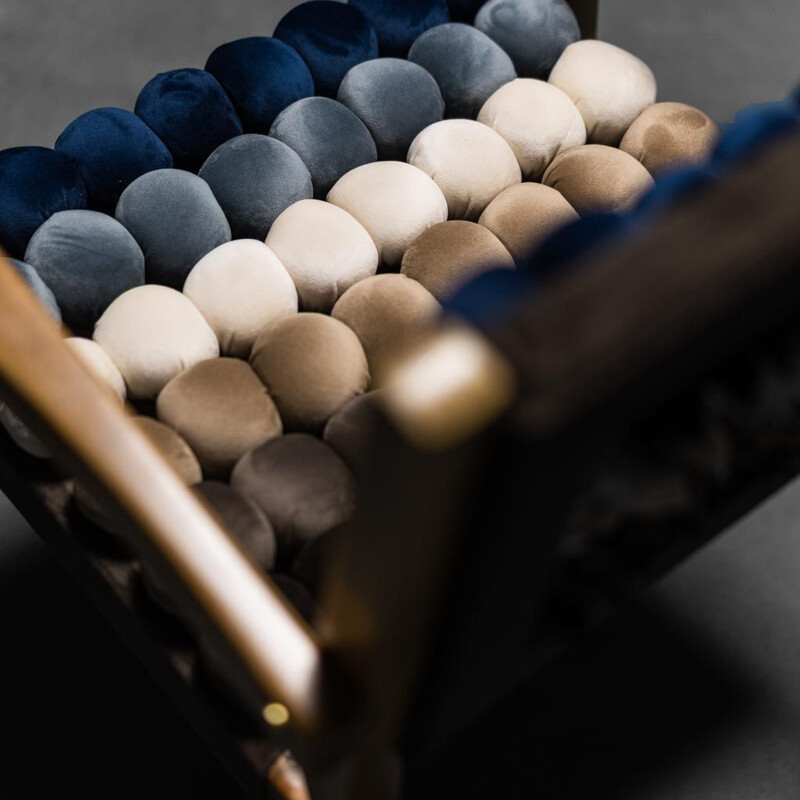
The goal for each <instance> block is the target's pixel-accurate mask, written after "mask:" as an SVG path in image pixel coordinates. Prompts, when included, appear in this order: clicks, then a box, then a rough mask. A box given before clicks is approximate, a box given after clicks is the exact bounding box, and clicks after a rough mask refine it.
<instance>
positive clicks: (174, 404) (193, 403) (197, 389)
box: [156, 358, 283, 480]
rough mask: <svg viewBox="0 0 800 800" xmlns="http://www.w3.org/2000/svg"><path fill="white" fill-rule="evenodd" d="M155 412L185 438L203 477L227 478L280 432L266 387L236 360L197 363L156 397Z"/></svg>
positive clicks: (225, 359) (276, 416)
mask: <svg viewBox="0 0 800 800" xmlns="http://www.w3.org/2000/svg"><path fill="white" fill-rule="evenodd" d="M156 413H157V415H158V418H159V419H160V420H161V421H162V422H164V423H166V424H167V425H169V426H170V427H171V428H174V429H175V430H176V431H177V432H178V433H179V434H180V435H181V436H183V438H184V439H186V441H187V442H188V443H189V446H190V447H191V448H192V450H193V451H194V452H195V454H196V455H197V458H198V460H199V461H200V465H201V466H202V467H203V474H204V475H205V476H206V477H207V478H220V479H222V480H227V478H228V476H229V475H230V472H231V470H232V469H233V467H234V466H235V464H236V462H237V461H238V460H239V459H240V458H241V457H242V456H243V455H244V454H245V453H248V452H249V451H250V450H255V448H256V447H259V446H261V445H262V444H264V443H265V442H268V441H269V440H270V439H274V438H275V437H276V436H280V435H281V433H282V432H283V425H282V424H281V418H280V417H279V416H278V409H277V408H275V403H273V402H272V399H271V398H270V396H269V394H267V390H266V389H265V388H264V384H263V383H261V381H260V380H259V379H258V376H257V375H256V374H255V373H254V372H253V370H252V369H251V368H250V367H249V366H248V365H247V364H246V363H245V362H244V361H239V360H238V359H235V358H215V359H212V360H210V361H201V362H200V363H198V364H195V365H194V366H192V367H189V369H186V370H184V371H183V372H181V373H180V374H179V375H176V376H175V377H174V378H173V379H172V380H171V381H170V382H169V383H168V384H167V385H166V386H165V387H164V388H163V390H162V391H161V393H160V394H159V395H158V401H157V402H156Z"/></svg>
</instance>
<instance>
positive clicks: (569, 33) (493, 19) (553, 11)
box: [475, 0, 581, 80]
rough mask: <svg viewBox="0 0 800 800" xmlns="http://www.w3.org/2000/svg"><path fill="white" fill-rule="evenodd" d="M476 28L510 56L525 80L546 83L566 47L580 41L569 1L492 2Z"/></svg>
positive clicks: (488, 4) (482, 12) (487, 4)
mask: <svg viewBox="0 0 800 800" xmlns="http://www.w3.org/2000/svg"><path fill="white" fill-rule="evenodd" d="M475 27H476V28H478V30H481V31H483V32H484V33H485V34H486V35H487V36H489V37H490V38H491V39H494V41H496V42H497V43H498V44H499V45H500V47H502V48H503V50H505V51H506V53H508V54H509V55H510V56H511V59H512V61H513V62H514V66H515V67H516V68H517V72H518V73H519V74H520V75H521V76H522V77H524V78H543V79H545V80H546V79H547V76H548V75H549V74H550V70H551V69H552V68H553V64H555V63H556V61H558V59H559V56H560V55H561V54H562V53H563V52H564V48H566V47H567V46H568V45H570V44H572V43H573V42H576V41H578V39H580V38H581V32H580V28H579V27H578V20H577V19H576V18H575V14H574V13H573V11H572V9H571V8H570V7H569V4H568V3H567V2H566V0H489V2H488V3H486V4H485V5H484V6H483V7H482V8H481V10H480V11H479V12H478V14H477V16H476V17H475Z"/></svg>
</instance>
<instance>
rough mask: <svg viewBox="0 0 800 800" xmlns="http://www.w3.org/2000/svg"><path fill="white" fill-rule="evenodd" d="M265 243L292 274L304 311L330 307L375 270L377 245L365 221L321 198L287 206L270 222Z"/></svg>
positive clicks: (326, 310)
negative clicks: (270, 226)
mask: <svg viewBox="0 0 800 800" xmlns="http://www.w3.org/2000/svg"><path fill="white" fill-rule="evenodd" d="M267 244H268V245H269V246H270V247H271V248H272V249H273V250H274V251H275V253H276V254H277V255H278V257H279V258H280V260H281V261H282V262H283V265H284V266H285V267H286V269H287V270H288V272H289V275H291V276H292V280H293V281H294V284H295V286H296V287H297V293H298V294H299V295H300V303H301V304H302V307H303V310H304V311H322V312H326V313H327V312H329V311H330V310H331V309H332V308H333V305H334V303H335V302H336V301H337V300H338V299H339V297H340V296H341V295H342V294H343V293H344V292H346V291H347V290H348V289H349V288H350V287H351V286H352V285H353V284H354V283H358V281H360V280H362V279H363V278H368V277H369V276H370V275H374V274H375V273H376V271H377V269H378V248H377V247H375V242H373V241H372V238H371V237H370V235H369V234H368V233H367V231H366V230H365V229H364V226H363V225H361V223H360V222H358V220H356V219H355V218H354V217H353V216H351V215H350V214H348V213H347V212H346V211H344V210H343V209H341V208H339V207H338V206H334V205H331V203H324V202H322V201H321V200H301V201H300V202H299V203H295V204H294V205H293V206H289V208H287V209H286V211H284V212H283V213H282V214H281V215H280V216H279V217H278V219H276V220H275V222H274V223H273V224H272V228H270V231H269V235H268V236H267Z"/></svg>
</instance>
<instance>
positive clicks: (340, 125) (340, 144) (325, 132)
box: [269, 97, 378, 200]
mask: <svg viewBox="0 0 800 800" xmlns="http://www.w3.org/2000/svg"><path fill="white" fill-rule="evenodd" d="M269 135H270V136H272V137H273V138H275V139H277V140H278V141H280V142H283V143H284V144H286V145H289V147H291V148H292V150H294V151H295V153H297V155H299V156H300V158H302V159H303V163H304V164H305V165H306V167H307V168H308V171H309V172H310V173H311V181H312V183H313V184H314V197H317V198H320V199H323V200H324V199H325V198H326V197H327V196H328V192H329V191H330V190H331V189H332V188H333V184H334V183H336V181H338V180H339V178H341V177H342V175H344V174H346V173H348V172H350V170H352V169H355V168H356V167H360V166H361V165H362V164H369V163H371V162H372V161H377V159H378V151H377V149H376V147H375V141H374V140H373V138H372V135H371V134H370V132H369V131H368V130H367V128H366V126H365V125H364V123H363V122H362V121H361V120H360V119H359V118H358V117H357V116H356V115H355V114H354V113H353V112H352V111H351V110H350V109H349V108H347V107H346V106H343V105H342V104H341V103H337V102H336V101H335V100H331V99H330V98H328V97H307V98H306V99H305V100H298V101H297V102H296V103H292V105H290V106H289V108H287V109H285V110H284V111H281V113H280V115H279V116H278V118H277V119H276V120H275V124H274V125H273V126H272V130H271V131H270V133H269Z"/></svg>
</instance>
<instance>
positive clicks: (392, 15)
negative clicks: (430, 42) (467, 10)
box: [350, 0, 450, 58]
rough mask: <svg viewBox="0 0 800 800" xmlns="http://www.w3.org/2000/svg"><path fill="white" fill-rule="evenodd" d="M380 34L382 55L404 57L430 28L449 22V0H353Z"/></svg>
mask: <svg viewBox="0 0 800 800" xmlns="http://www.w3.org/2000/svg"><path fill="white" fill-rule="evenodd" d="M350 5H352V6H355V7H356V8H360V9H361V10H362V11H363V12H364V15H365V16H366V18H367V19H368V20H369V22H370V24H371V25H372V27H373V28H375V31H376V33H377V34H378V42H379V44H380V50H381V55H382V56H395V57H397V58H405V57H406V55H407V54H408V50H409V48H410V47H411V45H412V44H413V43H414V40H415V39H417V38H418V37H419V36H421V35H422V34H423V33H425V31H427V30H428V28H433V27H435V26H436V25H441V24H443V23H445V22H450V11H449V9H448V8H447V0H350Z"/></svg>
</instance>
